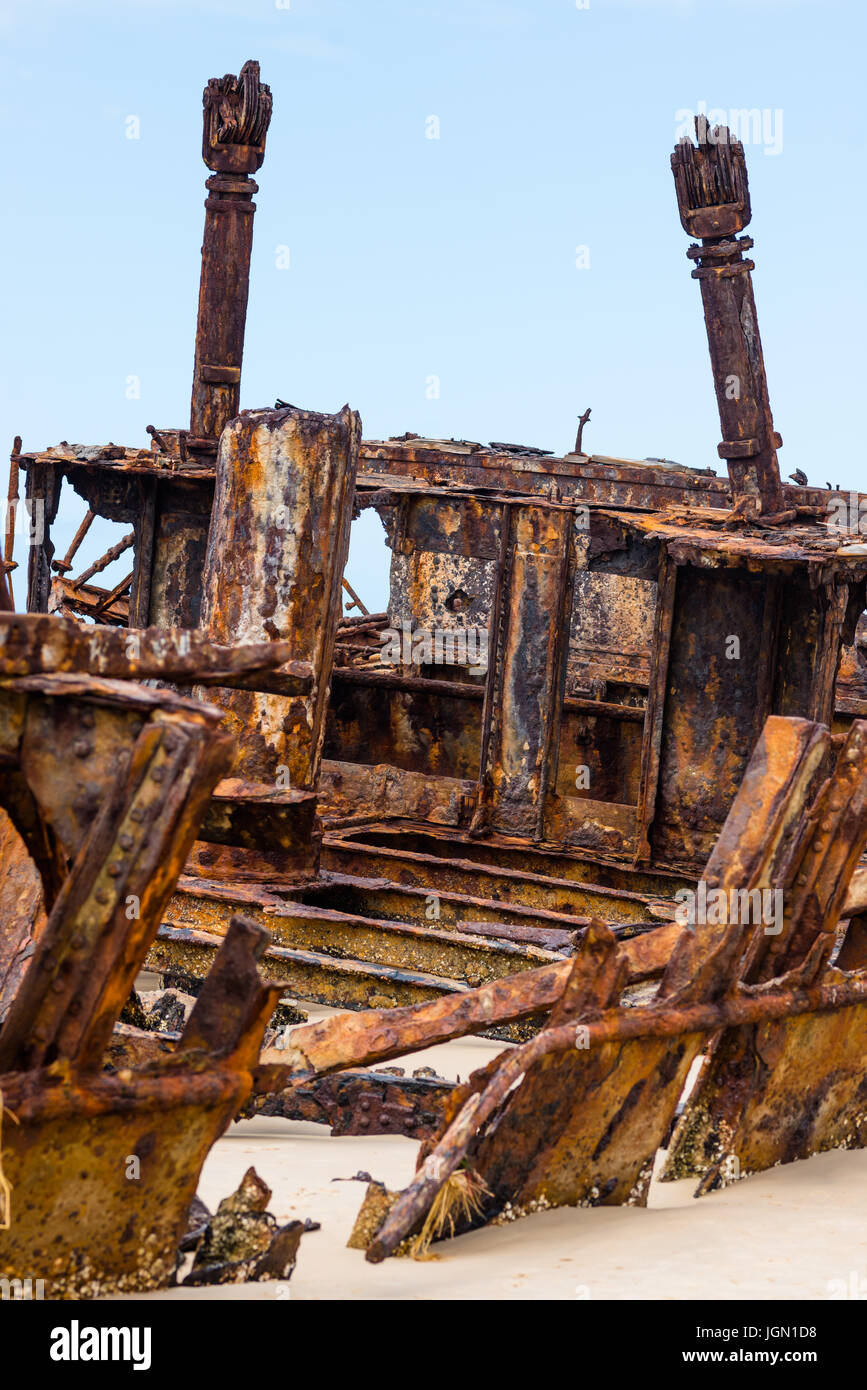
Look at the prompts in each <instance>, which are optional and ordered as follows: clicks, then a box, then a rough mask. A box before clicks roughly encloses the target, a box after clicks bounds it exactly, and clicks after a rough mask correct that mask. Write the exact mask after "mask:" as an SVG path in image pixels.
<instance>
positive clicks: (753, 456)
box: [671, 116, 785, 518]
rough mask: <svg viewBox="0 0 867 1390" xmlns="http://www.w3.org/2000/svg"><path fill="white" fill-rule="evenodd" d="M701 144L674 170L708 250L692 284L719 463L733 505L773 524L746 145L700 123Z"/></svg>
mask: <svg viewBox="0 0 867 1390" xmlns="http://www.w3.org/2000/svg"><path fill="white" fill-rule="evenodd" d="M695 128H696V136H697V139H698V146H697V147H696V146H695V145H693V143H692V141H690V140H688V139H686V138H684V139H683V140H681V141H680V142H679V144H678V145H677V146H676V147H675V150H674V153H673V155H672V156H671V167H672V171H673V173H674V183H675V188H676V189H677V205H678V209H679V211H680V220H681V223H682V225H683V228H684V230H685V231H686V232H689V234H690V236H695V237H700V238H701V245H698V244H694V245H692V246H690V248H689V250H688V251H687V253H686V254H687V255H688V256H689V258H690V260H693V261H695V263H696V268H695V270H694V271H693V272H692V274H693V278H694V279H696V280H698V282H699V285H700V287H701V298H702V304H703V306H704V320H705V325H706V327H707V339H708V346H709V348H710V358H711V365H712V368H713V378H714V387H715V389H716V398H717V405H718V407H719V416H720V424H721V426H722V432H723V438H722V443H721V444H720V445H719V447H718V452H719V456H720V458H724V459H725V460H726V462H727V464H728V470H729V477H730V478H731V483H732V491H733V494H734V498H733V500H734V504H735V507H736V508H737V509H738V511H740V512H742V513H747V514H748V513H760V514H762V515H763V516H765V517H766V518H767V517H769V516H772V515H775V514H777V513H779V512H781V511H782V510H783V508H784V505H785V504H784V501H783V492H782V486H781V483H780V468H779V464H778V462H777V450H778V449H779V448H780V446H781V445H782V442H783V441H782V439H781V438H780V436H779V435H778V434H777V433H776V431H775V430H774V422H773V418H772V416H771V404H770V399H769V397H768V383H767V379H766V377H765V364H764V358H763V356H762V343H761V339H760V337H759V325H758V319H757V317H756V305H755V300H754V298H753V283H752V271H753V269H754V262H753V261H751V260H746V259H745V258H744V252H745V251H749V250H750V248H751V247H752V245H753V241H752V239H751V238H750V237H739V236H738V235H737V233H738V232H740V231H742V230H743V229H744V227H746V226H747V225H748V224H749V221H750V217H751V215H752V213H751V209H750V193H749V187H748V184H747V167H746V162H745V160H744V149H743V145H742V144H741V142H740V141H739V140H736V139H733V138H732V137H731V135H730V134H729V131H728V130H727V129H726V127H725V126H715V127H714V128H713V129H711V128H710V126H709V125H708V122H707V119H706V117H704V116H698V117H696V122H695Z"/></svg>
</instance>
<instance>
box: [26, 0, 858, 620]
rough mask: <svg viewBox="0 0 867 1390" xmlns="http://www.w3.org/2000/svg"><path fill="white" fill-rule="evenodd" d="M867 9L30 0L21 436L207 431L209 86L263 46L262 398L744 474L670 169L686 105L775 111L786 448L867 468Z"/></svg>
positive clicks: (767, 242) (777, 412)
mask: <svg viewBox="0 0 867 1390" xmlns="http://www.w3.org/2000/svg"><path fill="white" fill-rule="evenodd" d="M864 13H865V7H864V5H863V4H862V3H859V0H823V3H821V4H815V3H813V4H811V3H809V2H808V0H716V3H703V0H692V3H690V0H589V7H588V8H586V9H579V8H578V7H577V6H576V4H575V0H536V3H530V0H512V3H502V4H500V3H495V0H464V2H463V3H460V0H441V2H440V3H429V4H423V3H415V4H413V3H407V4H400V3H396V0H382V2H381V3H376V0H370V3H367V4H362V3H358V2H357V0H356V3H351V0H291V8H282V7H278V4H275V2H274V0H249V2H248V3H242V0H112V3H105V2H104V0H85V2H84V3H82V2H81V0H26V2H25V0H4V3H2V4H0V16H2V30H0V32H2V37H3V43H2V53H3V57H2V86H0V91H2V105H3V108H4V110H3V128H4V129H5V131H6V138H7V140H8V141H9V144H10V147H11V149H13V150H14V151H15V158H14V159H9V160H7V161H6V171H5V177H4V186H5V199H4V203H5V207H4V211H5V217H4V222H3V237H4V248H5V249H4V256H5V265H6V277H5V279H6V293H5V308H6V314H7V325H6V331H5V333H4V334H3V351H4V357H5V361H4V363H3V369H2V389H3V398H2V416H3V426H4V428H3V440H4V447H5V442H6V441H7V440H8V441H9V442H10V443H11V439H12V436H13V434H15V433H16V432H17V433H20V434H21V435H22V436H23V438H24V444H25V447H26V448H27V447H31V448H32V447H35V446H42V445H46V444H50V443H55V442H57V441H58V440H60V439H62V438H66V439H68V440H70V441H76V442H79V441H83V442H88V443H97V442H103V441H106V440H108V439H109V438H111V439H112V440H114V441H115V442H116V443H125V444H136V445H138V444H142V443H145V442H146V436H145V432H144V429H145V425H146V424H149V423H154V424H156V425H157V426H160V425H166V426H178V425H180V426H184V425H185V424H186V423H187V421H188V413H189V392H190V376H191V368H192V352H193V338H194V332H195V314H196V298H197V289H198V257H199V247H200V243H201V230H202V220H203V215H204V214H203V199H204V179H205V177H206V174H207V171H206V170H205V168H204V165H203V164H202V161H201V151H200V146H201V91H202V87H203V86H204V84H205V82H206V80H207V79H208V78H209V77H211V76H219V75H222V74H223V73H225V72H230V71H231V72H237V71H238V69H239V67H240V65H241V64H242V63H243V61H244V60H245V59H246V58H258V59H259V61H260V63H261V67H262V79H263V80H264V81H266V82H268V83H269V84H270V86H271V89H272V92H273V94H274V116H273V119H272V123H271V129H270V132H269V136H268V153H267V156H266V159H265V164H264V166H263V168H262V170H261V172H260V174H259V176H258V182H259V185H260V192H259V195H258V197H257V203H258V208H259V210H258V212H257V215H256V224H255V237H254V248H253V262H252V273H251V292H250V309H249V317H248V321H247V341H246V352H245V361H244V377H243V387H242V405H243V406H245V407H247V406H259V405H264V404H270V403H271V402H272V401H273V400H274V398H275V397H276V396H282V397H283V398H284V399H286V400H290V401H292V402H293V403H294V404H297V405H302V406H305V407H308V408H311V409H319V410H334V409H336V408H338V407H339V406H341V405H342V404H343V402H344V401H348V402H349V403H350V404H351V405H352V406H354V407H355V408H357V409H358V410H359V411H360V412H361V415H362V419H363V422H364V433H365V436H366V437H367V438H371V437H381V436H383V435H388V434H398V433H402V432H403V431H405V430H414V431H416V432H419V433H424V434H434V435H455V436H460V437H466V438H470V439H478V440H482V441H487V440H490V439H501V440H509V441H515V442H521V443H527V444H537V445H540V446H543V447H547V448H551V449H555V450H557V451H558V452H561V451H563V450H565V449H568V448H570V447H571V445H572V443H573V440H574V433H575V417H576V415H577V414H578V413H579V412H580V411H582V410H583V409H584V408H585V407H586V406H587V405H590V406H591V407H592V409H593V416H592V420H591V423H590V425H589V426H588V429H587V433H586V436H585V444H586V446H587V447H588V448H590V449H592V450H593V451H595V452H599V453H610V454H621V455H627V456H635V457H641V458H643V457H645V456H648V455H657V456H666V457H668V458H674V459H678V460H680V461H682V462H684V463H689V464H692V465H697V466H702V467H704V466H707V465H711V466H714V467H719V468H720V470H721V471H722V469H723V465H722V464H720V463H719V460H718V459H717V456H716V444H717V442H718V439H719V424H718V421H717V416H716V407H715V402H714V396H713V389H712V384H711V378H710V370H709V365H708V359H707V350H706V343H705V336H704V327H703V322H702V315H701V305H700V298H699V292H698V287H697V285H696V284H695V282H694V281H692V280H691V279H690V266H689V263H688V262H687V260H686V257H685V254H684V253H685V251H686V248H687V245H688V238H687V237H686V236H685V234H684V233H683V231H682V229H681V227H680V223H679V221H678V217H677V211H676V205H675V198H674V188H673V182H672V178H671V173H670V169H669V162H668V161H669V154H670V151H671V149H672V147H673V144H674V141H675V136H676V133H677V121H678V116H677V113H678V112H679V111H683V110H696V109H698V104H699V103H700V102H704V103H706V105H707V107H709V108H722V109H723V110H725V111H729V110H732V109H740V108H759V109H760V110H766V111H767V112H768V113H769V121H770V122H771V125H770V126H769V131H770V132H772V133H773V140H770V139H769V140H768V142H767V145H768V147H769V148H774V147H776V146H778V145H780V135H782V141H781V148H780V149H779V150H778V152H777V153H771V152H768V153H766V152H765V147H764V146H763V145H762V144H748V145H747V151H746V152H747V161H748V167H749V174H750V186H751V192H752V200H753V210H754V217H753V223H752V226H751V228H750V231H751V234H752V235H753V236H754V237H755V240H756V249H755V252H754V253H753V254H754V256H755V259H756V263H757V270H756V273H755V292H756V299H757V304H758V312H759V322H760V326H761V331H762V337H763V340H764V347H765V357H766V362H767V368H768V377H769V384H770V391H771V401H772V405H773V410H774V416H775V423H776V425H777V428H778V429H779V430H780V432H781V434H782V435H783V439H784V441H785V445H784V448H783V450H782V451H781V463H782V466H783V472H784V474H788V473H790V472H792V470H793V469H794V468H796V467H800V468H803V469H804V470H805V472H806V473H807V474H808V476H809V478H810V480H811V481H816V482H820V483H824V482H825V481H826V479H830V480H831V481H832V482H835V483H836V482H840V483H841V484H843V485H844V486H850V487H859V488H862V489H864V490H867V478H865V477H864V469H863V466H862V463H863V456H864V446H863V443H862V436H863V423H862V419H861V413H860V411H861V404H862V399H863V388H862V382H863V377H864V370H865V351H864V346H863V338H864V327H863V325H864V323H865V321H867V313H865V309H867V305H865V287H864V275H863V270H862V266H863V254H862V251H861V243H862V240H863V225H864V215H865V211H867V209H865V191H864V190H865V178H864V163H865V160H864V154H865V135H864V123H863V112H862V105H863V100H862V93H863V86H864V78H863V71H864V54H865V44H864V40H865V20H864ZM780 112H781V113H782V116H781V117H780V115H779V113H780ZM129 116H136V117H138V120H139V123H140V138H139V139H138V140H131V139H127V138H126V131H127V117H129ZM429 116H436V117H438V119H439V125H440V138H439V139H438V140H431V139H427V138H426V135H425V131H426V120H427V118H428V117H429ZM280 246H288V247H289V248H290V268H289V269H288V270H281V269H278V268H277V264H276V261H277V248H278V247H280ZM577 246H586V247H587V248H589V268H587V269H581V270H579V269H576V247H577ZM131 375H135V376H137V377H139V378H140V382H141V397H140V399H138V400H129V399H127V397H126V383H127V378H128V377H129V376H131ZM431 376H437V377H439V380H440V395H439V399H429V398H428V396H427V394H426V383H427V379H428V378H429V377H431ZM82 510H83V504H78V503H73V504H72V507H71V509H70V510H69V511H68V512H67V513H65V514H64V516H65V520H66V522H67V523H68V524H70V525H71V524H74V522H76V521H77V519H78V516H79V514H80V512H81V511H82ZM109 529H110V528H106V529H105V531H101V532H100V534H99V536H98V537H95V538H94V544H96V543H97V542H98V541H99V540H101V539H104V537H105V535H106V534H107V533H108V531H109ZM111 534H112V535H113V532H111ZM58 543H59V544H60V545H64V544H65V543H66V535H65V533H62V532H59V533H58ZM89 553H90V552H88V554H89ZM18 558H19V560H21V559H23V558H24V556H23V555H22V554H21V553H20V551H19V553H18ZM120 564H121V565H122V564H123V562H120ZM19 573H20V572H19ZM350 577H351V578H353V582H356V583H357V585H358V587H360V588H361V590H362V593H363V596H364V597H366V598H368V600H369V601H370V602H371V604H373V605H374V606H379V604H380V603H381V602H382V601H383V598H384V587H383V584H384V579H383V573H382V562H381V559H380V558H379V557H378V555H377V554H376V553H375V552H374V551H373V550H370V551H369V552H366V551H365V550H364V547H363V546H361V547H358V546H356V547H355V548H354V550H353V560H352V570H351V574H350ZM20 593H21V581H20V579H19V581H18V595H19V601H20Z"/></svg>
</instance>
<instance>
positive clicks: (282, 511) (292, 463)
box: [202, 406, 361, 791]
mask: <svg viewBox="0 0 867 1390" xmlns="http://www.w3.org/2000/svg"><path fill="white" fill-rule="evenodd" d="M360 432H361V422H360V420H359V417H358V416H357V415H356V414H355V413H354V412H353V411H351V410H350V409H349V407H348V406H347V407H345V408H344V409H343V411H341V412H340V413H339V414H337V415H317V414H314V413H313V412H310V411H303V410H295V409H293V408H291V407H286V408H285V409H283V410H274V411H248V412H246V413H245V414H244V415H242V416H240V417H239V418H238V419H236V420H233V421H232V422H231V424H230V425H228V426H227V428H226V429H225V430H224V432H223V434H222V436H221V439H220V449H219V455H218V460H217V487H216V493H215V497H214V514H213V521H212V525H211V531H210V535H209V539H208V554H207V558H206V560H205V568H204V579H203V589H204V598H203V607H202V626H203V627H204V628H205V629H206V631H207V632H208V634H209V635H210V637H211V638H212V640H214V641H218V642H219V641H236V642H237V641H247V642H249V641H257V642H261V641H285V642H287V643H288V644H289V646H290V648H291V656H292V658H293V659H296V660H303V661H308V662H310V664H311V666H312V668H313V671H314V684H313V689H312V691H311V693H310V695H309V696H306V697H303V698H299V699H296V700H290V699H281V698H280V697H279V696H273V695H258V694H256V693H254V692H252V691H250V692H243V693H241V692H231V693H218V694H217V695H216V696H215V698H216V699H217V701H218V703H219V704H220V706H221V708H223V709H224V710H225V711H226V727H227V728H228V729H229V730H230V731H231V733H232V735H233V737H234V739H235V741H236V744H237V751H236V754H235V762H234V769H233V770H234V773H235V775H236V776H239V777H243V778H245V779H246V780H247V781H265V782H270V783H271V784H272V785H275V782H276V778H277V776H278V772H279V770H280V769H283V777H284V780H283V781H282V782H281V783H279V785H290V786H292V787H294V788H296V789H299V790H302V791H312V790H314V788H315V785H316V778H317V772H318V767H319V758H320V754H321V748H322V739H323V736H324V731H325V711H326V708H327V703H328V687H329V681H330V679H331V666H332V660H333V653H334V641H335V635H336V626H337V614H338V611H339V607H340V594H341V579H342V576H343V568H344V564H345V560H346V554H347V549H348V544H349V524H350V519H351V508H352V495H353V486H354V479H355V467H356V459H357V454H358V443H359V438H360Z"/></svg>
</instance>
